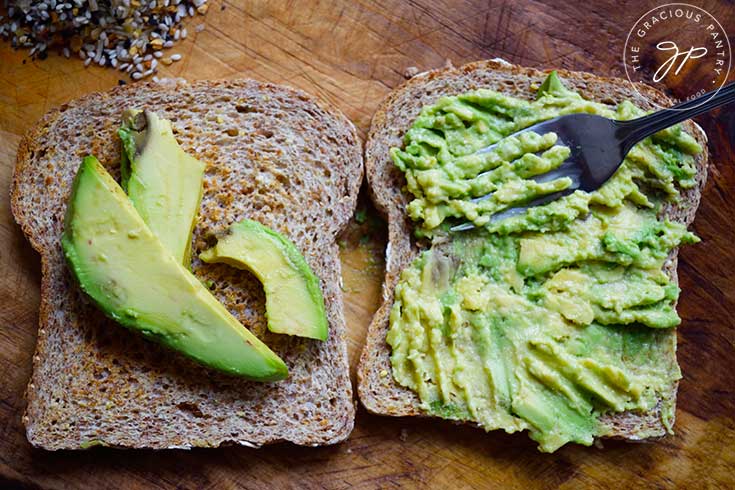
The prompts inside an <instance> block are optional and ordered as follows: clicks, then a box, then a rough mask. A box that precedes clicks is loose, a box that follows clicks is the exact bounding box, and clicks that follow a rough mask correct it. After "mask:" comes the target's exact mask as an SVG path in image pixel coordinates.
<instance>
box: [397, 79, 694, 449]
mask: <svg viewBox="0 0 735 490" xmlns="http://www.w3.org/2000/svg"><path fill="white" fill-rule="evenodd" d="M573 112H590V113H595V114H600V115H603V116H606V117H611V118H616V119H631V118H634V117H638V116H640V115H643V114H644V112H643V111H642V110H641V109H639V108H637V107H636V106H634V105H633V104H632V103H630V102H623V103H621V104H619V105H618V106H616V107H612V106H608V105H605V104H601V103H597V102H592V101H588V100H585V99H584V98H582V97H581V96H580V95H579V94H577V93H575V92H573V91H571V90H568V89H567V88H566V87H564V85H563V84H562V82H561V80H560V79H559V78H558V77H557V75H556V74H555V73H553V72H552V74H551V75H550V76H549V77H548V79H547V80H546V81H545V82H544V83H543V85H542V86H541V87H540V89H539V90H538V92H537V98H536V100H534V101H525V100H521V99H517V98H513V97H508V96H504V95H502V94H500V93H498V92H494V91H491V90H485V89H479V90H475V91H473V92H469V93H466V94H461V95H458V96H453V97H444V98H442V99H440V100H439V101H438V102H437V103H436V104H434V105H432V106H428V107H425V108H424V109H423V110H422V111H421V114H420V116H419V117H418V119H417V120H416V121H415V123H414V124H413V126H412V127H411V129H409V131H408V132H407V134H406V136H405V146H404V148H403V149H400V148H393V149H392V150H391V155H392V157H393V160H394V162H395V164H396V165H397V166H398V168H399V169H400V170H402V171H403V172H404V173H405V175H406V180H407V190H408V191H409V192H410V193H411V194H412V196H413V199H412V200H411V202H410V203H409V205H408V209H407V211H408V214H409V216H410V217H411V218H412V219H413V220H415V221H416V222H417V229H416V234H417V235H418V236H419V237H431V238H433V244H432V246H431V248H429V249H428V250H426V251H424V252H422V253H421V254H420V255H419V256H418V257H417V258H416V259H415V260H414V261H413V263H412V264H411V265H410V266H409V267H408V268H406V269H405V270H404V271H403V272H402V274H401V277H400V279H399V282H398V285H397V286H396V288H395V296H394V304H393V309H392V310H391V315H390V327H389V331H388V335H387V342H388V344H389V345H390V346H391V349H392V351H391V365H392V373H393V377H394V379H395V380H396V381H397V382H398V383H399V384H400V385H402V386H405V387H407V388H410V389H411V390H413V391H414V392H415V393H416V394H417V395H418V397H419V399H420V403H421V408H422V409H423V410H424V411H426V412H428V413H430V414H433V415H436V416H439V417H443V418H447V419H451V420H461V421H469V422H474V423H476V424H478V425H480V426H481V427H483V428H485V429H486V430H494V429H504V430H506V431H507V432H515V431H519V430H524V429H525V430H528V431H529V434H530V436H531V438H533V439H534V440H535V441H537V442H538V443H539V448H540V449H541V450H542V451H547V452H551V451H555V450H556V449H558V448H559V447H561V446H563V445H564V444H566V443H567V442H577V443H580V444H585V445H590V444H592V442H593V441H594V438H595V437H599V436H604V435H606V431H607V430H608V429H606V426H605V425H604V424H602V423H600V421H599V419H600V417H601V416H602V415H603V414H608V413H615V412H622V411H628V410H630V411H640V412H647V411H652V410H657V409H658V410H660V412H661V420H662V422H663V424H664V426H665V427H666V429H667V430H668V431H669V432H670V431H671V425H672V423H673V417H674V413H673V411H674V407H673V400H671V399H670V397H669V394H670V393H671V392H672V391H673V389H674V387H675V386H676V383H677V381H678V379H679V378H680V377H681V373H680V371H679V367H678V365H677V364H676V359H675V356H674V355H673V352H674V351H675V348H676V338H675V336H672V335H669V334H668V330H667V329H670V328H672V327H675V326H676V325H678V324H679V322H680V319H679V317H678V315H677V313H676V310H675V303H676V300H677V298H678V295H679V289H678V287H677V286H676V284H674V283H673V282H672V281H671V280H670V279H669V278H668V276H667V275H666V274H665V273H664V272H663V271H662V268H663V267H664V264H665V263H666V260H667V257H668V256H669V254H670V252H671V251H672V250H673V249H674V248H676V247H677V246H679V245H680V244H684V243H695V242H697V241H698V239H697V237H695V236H694V235H693V234H692V233H690V232H688V231H687V230H686V228H685V226H684V225H682V224H679V223H675V222H671V221H669V220H667V219H662V218H660V214H661V211H662V208H663V207H664V206H665V205H667V204H669V203H672V202H676V201H677V200H678V199H679V189H680V188H688V187H691V186H693V185H695V174H696V170H695V166H694V156H695V155H696V154H698V153H699V152H700V151H701V148H700V147H699V145H698V144H697V142H696V140H694V138H692V137H691V136H690V135H688V134H687V133H685V132H684V131H683V130H682V128H681V127H680V126H675V127H672V128H669V129H667V130H665V131H662V132H661V133H658V134H656V135H654V136H653V137H651V138H648V139H647V140H645V141H643V142H641V143H640V144H638V145H636V147H634V148H633V149H632V150H631V152H630V153H629V154H628V156H627V157H626V159H625V162H624V164H623V166H622V167H621V168H620V169H619V170H618V172H617V173H616V174H615V175H614V176H613V177H612V178H611V179H610V180H609V181H608V182H607V183H606V184H605V185H604V186H603V187H602V188H600V189H599V190H598V191H595V192H592V193H585V192H581V191H577V192H575V193H573V194H571V195H569V196H567V197H564V198H562V199H559V200H557V201H555V202H552V203H550V204H547V205H545V206H539V207H536V208H532V209H530V210H529V211H528V212H526V213H524V214H521V215H517V216H513V217H510V218H507V219H505V220H502V221H498V222H490V220H489V217H490V216H491V215H492V214H493V213H495V212H497V211H500V210H502V209H505V208H507V207H513V206H515V205H519V204H521V203H523V202H525V201H528V200H531V199H533V198H534V197H537V196H538V195H540V194H546V193H548V192H553V191H554V190H558V189H561V188H564V187H566V186H568V185H569V183H568V182H565V181H564V180H565V179H559V180H558V181H552V182H550V183H546V184H542V185H540V184H538V183H537V182H535V181H534V180H532V179H531V178H530V177H532V176H533V175H535V174H539V173H544V172H546V171H547V170H548V169H551V168H554V167H556V166H558V165H560V164H561V162H562V161H563V160H564V158H566V155H567V154H568V149H567V148H565V147H563V146H559V145H556V144H555V143H556V135H554V134H546V135H536V134H533V133H524V134H523V135H520V136H512V137H509V136H510V135H511V134H512V133H514V132H516V131H518V130H520V129H523V128H525V127H528V126H530V125H532V124H535V123H536V122H539V121H542V120H545V119H550V118H552V117H556V116H558V115H562V114H569V113H573ZM501 140H502V141H501ZM498 141H500V142H501V144H500V145H499V146H498V148H496V150H495V151H492V152H489V153H486V154H482V155H476V154H475V152H476V151H477V150H479V149H481V148H484V147H486V146H488V145H490V144H494V143H497V142H498ZM543 186H545V187H543ZM489 192H494V193H495V194H494V195H493V197H492V198H491V199H487V200H484V201H473V199H474V198H476V197H479V196H482V195H485V194H487V193H489ZM463 221H471V222H472V223H474V224H475V225H476V229H475V230H473V231H470V232H458V233H454V232H451V231H449V228H450V227H451V226H452V225H454V224H457V223H460V222H463ZM662 400H663V401H662ZM646 430H647V429H645V428H644V429H640V433H639V434H636V435H637V436H639V437H641V438H645V437H647V436H648V434H647V433H646Z"/></svg>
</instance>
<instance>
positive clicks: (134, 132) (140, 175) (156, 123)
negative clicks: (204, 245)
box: [118, 110, 204, 267]
mask: <svg viewBox="0 0 735 490" xmlns="http://www.w3.org/2000/svg"><path fill="white" fill-rule="evenodd" d="M118 135H119V136H120V139H121V140H122V150H123V151H122V160H121V174H122V187H123V189H124V190H125V191H126V192H127V193H128V197H130V200H131V201H132V202H133V205H134V206H135V209H136V210H137V211H138V214H140V217H141V218H143V221H145V223H146V224H147V225H148V228H150V230H151V231H152V232H153V234H154V235H156V236H157V237H158V239H159V240H161V243H163V246H164V247H166V248H167V249H168V250H169V251H170V252H171V254H172V255H173V256H174V257H175V258H176V260H178V261H179V262H180V263H182V264H184V266H186V267H188V266H189V263H190V262H191V233H192V231H193V230H194V226H195V225H196V221H197V214H198V213H199V205H200V203H201V200H202V180H203V177H204V163H202V162H200V161H199V160H197V159H196V158H194V157H192V156H191V155H189V154H187V153H186V152H185V151H184V150H183V149H182V148H181V147H180V146H179V143H178V142H177V141H176V138H175V137H174V133H173V131H172V129H171V123H170V122H169V121H167V120H165V119H162V118H160V117H158V116H157V115H156V114H155V113H154V112H150V111H136V110H127V111H125V113H124V114H123V123H122V127H121V128H120V129H119V130H118Z"/></svg>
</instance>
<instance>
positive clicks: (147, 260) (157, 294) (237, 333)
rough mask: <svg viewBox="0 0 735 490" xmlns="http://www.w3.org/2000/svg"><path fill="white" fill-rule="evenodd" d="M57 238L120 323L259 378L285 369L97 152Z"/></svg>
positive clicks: (86, 163)
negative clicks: (174, 250)
mask: <svg viewBox="0 0 735 490" xmlns="http://www.w3.org/2000/svg"><path fill="white" fill-rule="evenodd" d="M61 244H62V248H63V250H64V255H65V256H66V260H67V262H68V264H69V267H70V269H71V271H72V273H73V275H74V276H75V277H76V279H77V281H78V282H79V285H80V286H81V288H82V290H83V291H84V292H85V293H87V294H88V295H89V296H90V297H91V298H92V300H94V302H95V303H96V304H97V306H99V308H100V309H101V310H102V311H103V312H104V313H105V314H106V315H107V316H109V317H110V318H112V319H114V320H116V321H117V322H119V323H120V324H121V325H123V326H125V327H127V328H129V329H131V330H136V331H138V332H140V333H142V334H143V335H144V336H146V337H147V338H150V339H152V340H156V341H158V342H160V343H162V344H164V345H166V346H168V347H170V348H172V349H175V350H177V351H179V352H181V353H182V354H185V355H187V356H189V357H191V358H193V359H195V360H197V361H199V362H201V363H202V364H205V365H207V366H210V367H212V368H215V369H218V370H220V371H224V372H226V373H230V374H234V375H237V376H243V377H246V378H250V379H253V380H257V381H276V380H280V379H284V378H285V377H286V376H287V375H288V369H287V367H286V365H285V364H284V362H283V361H282V360H281V359H280V358H279V357H278V356H277V355H276V354H274V353H273V352H272V351H271V350H270V349H269V348H268V347H267V346H266V345H265V344H263V343H262V342H261V341H260V340H258V338H257V337H256V336H255V335H253V334H252V333H251V332H250V331H249V330H247V329H246V328H245V327H243V326H242V325H241V324H240V323H239V322H238V321H237V320H236V319H235V318H234V317H233V316H232V315H231V314H230V313H229V312H228V311H227V309H226V308H225V307H224V306H223V305H222V304H221V303H220V302H219V301H217V299H216V298H215V297H214V296H212V294H211V293H210V292H209V291H208V290H207V289H206V288H205V287H204V286H203V285H202V284H201V282H199V280H198V279H197V278H196V277H194V275H192V274H191V272H189V271H188V270H187V269H186V268H184V266H183V265H181V263H180V262H179V261H178V260H176V259H174V257H173V256H172V255H171V254H170V253H169V251H168V250H166V248H165V247H164V245H163V243H162V242H161V241H159V240H158V238H156V236H155V235H154V234H153V233H152V232H151V230H150V229H149V228H148V226H146V224H145V223H144V222H143V220H142V219H141V217H140V216H139V215H138V213H137V212H136V211H135V208H134V207H133V205H132V203H131V202H130V200H128V198H127V196H126V195H125V193H124V192H123V190H122V189H121V188H120V186H119V185H118V184H117V182H115V180H113V178H112V177H111V176H110V174H108V173H107V171H106V170H105V169H104V167H102V165H101V164H100V163H99V162H98V161H97V159H96V158H94V157H91V156H89V157H86V158H84V160H83V162H82V164H81V166H80V168H79V171H78V172H77V176H76V178H75V180H74V186H73V189H72V194H71V198H70V201H69V205H68V208H67V211H66V217H65V222H64V233H63V236H62V239H61Z"/></svg>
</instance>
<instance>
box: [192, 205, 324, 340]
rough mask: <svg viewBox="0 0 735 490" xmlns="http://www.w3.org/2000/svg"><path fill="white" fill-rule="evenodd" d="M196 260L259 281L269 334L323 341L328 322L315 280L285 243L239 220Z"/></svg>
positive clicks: (265, 229)
mask: <svg viewBox="0 0 735 490" xmlns="http://www.w3.org/2000/svg"><path fill="white" fill-rule="evenodd" d="M199 258H200V259H202V260H203V261H204V262H209V263H212V262H223V263H225V264H229V265H231V266H233V267H237V268H238V269H248V270H250V271H252V272H253V273H254V274H255V275H256V276H257V278H258V279H260V282H262V283H263V289H264V290H265V310H266V313H265V314H266V317H267V319H268V330H270V331H271V332H275V333H284V334H288V335H297V336H299V337H307V338H310V339H318V340H326V339H327V335H328V322H327V316H326V313H325V310H324V298H323V297H322V292H321V289H320V288H319V279H317V277H316V276H315V275H314V273H313V272H312V270H311V269H310V268H309V264H307V263H306V260H304V257H303V256H302V255H301V253H300V252H299V250H298V248H296V245H294V244H293V242H291V241H290V240H289V239H288V238H286V237H284V236H283V235H281V234H280V233H278V232H276V231H274V230H272V229H270V228H268V227H267V226H264V225H262V224H260V223H258V222H257V221H253V220H249V219H245V220H243V221H241V222H239V223H237V224H235V225H233V226H231V227H230V228H229V229H228V230H227V233H226V234H225V236H223V237H221V238H220V239H219V240H218V241H217V245H215V246H214V247H212V248H210V249H209V250H206V251H204V252H202V253H201V254H199Z"/></svg>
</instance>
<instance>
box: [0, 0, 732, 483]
mask: <svg viewBox="0 0 735 490" xmlns="http://www.w3.org/2000/svg"><path fill="white" fill-rule="evenodd" d="M660 3H664V2H663V0H662V1H661V2H660ZM656 5H657V4H654V3H646V2H632V1H631V2H620V1H609V2H593V1H588V2H564V1H558V2H551V1H548V2H542V1H524V2H512V1H505V0H503V1H493V0H490V1H475V0H460V1H455V2H450V1H444V2H441V1H439V2H437V1H432V0H411V1H408V2H405V1H399V0H383V1H380V2H375V3H370V2H367V1H357V2H353V1H348V0H347V1H336V0H335V1H298V2H296V1H290V2H283V1H258V2H251V1H248V2H240V1H234V0H225V1H224V2H222V1H221V0H219V1H215V2H214V3H213V4H212V6H211V8H210V9H209V13H208V14H207V15H206V17H197V18H196V19H194V20H193V21H192V22H190V27H189V33H190V36H189V39H187V40H186V42H185V43H183V44H182V45H180V48H179V50H178V51H179V52H181V53H183V54H184V58H183V60H182V61H180V62H179V63H175V64H173V65H172V66H170V67H163V70H162V73H161V76H181V77H185V78H188V79H190V80H196V79H203V78H229V77H252V78H257V79H261V80H266V81H271V82H278V83H287V84H290V85H293V86H295V87H298V88H301V89H304V90H306V91H308V92H311V93H313V94H316V95H317V96H319V97H321V98H322V99H324V100H326V101H329V102H331V103H332V104H334V105H336V106H337V107H339V108H340V109H342V111H344V112H345V114H347V116H348V117H350V118H351V119H352V120H353V121H354V122H355V124H356V125H357V127H358V128H359V130H360V133H361V135H362V136H364V135H365V134H366V131H367V129H368V127H369V124H370V118H371V116H372V114H373V112H374V110H375V108H376V107H377V105H378V103H379V102H380V101H381V99H382V98H383V97H384V96H385V95H386V94H387V93H388V92H389V91H390V90H391V89H392V88H393V87H396V86H397V85H398V84H400V83H401V82H402V81H403V80H404V73H405V70H406V68H408V67H410V66H415V67H417V68H418V69H419V70H425V69H430V68H435V67H439V66H442V65H444V64H445V63H446V62H447V60H451V62H453V63H454V64H460V63H464V62H468V61H471V60H476V59H482V58H492V57H497V56H500V57H503V58H505V59H507V60H509V61H511V62H514V63H518V64H524V65H530V66H539V67H563V68H568V69H575V70H587V71H591V72H594V73H598V74H605V75H616V76H622V75H623V65H622V61H621V59H622V50H623V42H624V40H625V36H626V34H627V32H628V30H629V29H630V27H631V26H632V25H633V23H634V22H635V21H636V19H637V18H638V17H639V16H640V15H642V14H643V12H645V11H646V10H648V9H649V8H651V7H653V6H656ZM700 5H702V6H704V7H705V8H707V9H708V10H709V11H710V12H712V13H713V14H714V15H715V16H716V17H717V18H718V19H719V20H720V22H721V23H722V24H723V26H724V27H725V29H726V30H729V31H730V33H731V34H735V8H733V7H732V3H731V2H727V1H722V2H716V1H713V2H707V3H705V4H700ZM200 23H203V24H204V25H205V29H204V30H202V31H200V32H196V30H195V29H194V28H193V25H196V24H200ZM26 54H27V53H26V52H14V51H13V50H11V49H10V47H9V45H8V44H7V43H0V373H1V374H0V488H3V489H4V488H44V489H45V488H84V489H88V488H89V489H97V488H100V489H102V488H105V489H107V488H131V489H143V488H192V489H195V488H196V489H204V488H235V487H245V488H268V487H273V488H348V487H363V488H393V487H399V486H406V487H411V486H430V485H431V486H433V487H436V488H463V487H477V488H521V489H532V488H577V487H585V488H674V487H678V488H735V393H734V391H733V382H734V381H735V320H733V318H734V317H735V279H733V274H735V252H734V251H733V247H735V166H733V157H734V156H735V154H734V153H733V141H735V110H733V109H732V108H730V109H723V110H721V111H719V112H718V113H715V114H713V115H709V116H706V117H702V118H700V119H699V121H700V123H701V124H702V125H703V126H704V128H705V130H706V131H707V133H708V134H709V138H710V153H711V162H712V165H711V167H710V180H709V183H708V185H707V189H706V191H705V194H704V200H703V203H702V207H701V209H700V212H699V214H698V217H697V220H696V222H695V224H694V229H695V231H696V232H697V234H698V235H699V236H700V237H702V239H703V241H702V243H701V244H699V245H697V246H691V247H687V248H685V249H684V250H683V251H682V253H681V255H680V257H681V260H680V268H679V271H680V278H681V286H682V288H683V293H682V296H681V301H680V313H681V316H682V318H683V320H684V322H683V325H682V327H681V328H680V329H679V360H680V362H681V365H682V369H683V372H684V379H683V380H682V382H681V386H680V389H679V404H678V410H677V423H676V431H677V433H676V435H675V436H673V437H668V438H666V439H665V440H663V441H661V442H658V443H656V444H645V445H637V444H626V443H621V442H605V444H604V449H597V448H584V447H579V446H573V445H570V446H568V447H565V448H563V449H561V450H560V451H558V452H557V453H555V454H552V455H545V454H541V453H538V452H537V451H536V449H535V444H534V443H533V442H532V441H530V440H528V439H527V437H526V436H524V435H515V436H510V435H506V434H504V433H491V434H485V433H484V432H482V431H480V430H476V429H470V428H462V427H455V426H453V425H451V424H448V423H442V422H430V421H416V420H400V419H391V418H383V417H376V416H371V415H369V414H367V413H366V412H365V411H364V410H362V409H360V411H359V412H358V416H357V423H356V427H355V431H354V432H353V434H352V436H351V437H350V439H349V440H348V441H346V442H344V443H342V444H339V445H337V446H334V447H326V448H316V449H314V448H299V447H294V446H291V445H278V446H273V447H268V448H264V449H260V450H252V449H247V448H241V447H228V448H220V449H213V450H210V449H207V450H204V449H197V450H192V451H179V450H175V451H163V452H153V451H137V450H136V451H121V450H113V449H104V448H96V449H94V450H90V451H84V452H56V453H49V452H44V451H41V450H34V449H32V448H31V447H30V445H29V444H28V443H27V441H26V439H25V435H24V430H23V427H22V425H21V414H22V411H23V408H24V401H23V391H24V389H25V385H26V382H27V380H28V377H29V374H30V366H31V356H32V354H33V348H34V343H35V335H36V328H37V321H38V313H37V311H38V302H39V283H40V267H39V258H38V256H37V255H35V253H34V252H32V251H31V248H30V247H29V246H28V245H27V244H26V242H25V241H24V239H23V237H22V235H21V233H20V230H19V229H18V227H17V226H16V225H15V223H14V222H13V219H12V217H11V215H10V211H9V202H8V189H9V185H10V179H11V174H12V166H13V161H14V158H15V149H16V145H17V142H18V139H19V135H20V134H22V133H23V132H24V131H25V130H26V129H27V128H28V127H29V125H30V124H32V123H33V122H34V121H35V120H36V119H38V118H39V117H40V116H41V115H42V114H43V113H44V112H45V111H46V110H48V109H50V108H52V107H54V106H56V105H58V104H61V103H63V102H65V101H67V100H69V99H72V98H74V97H77V96H79V95H82V94H85V93H88V92H91V91H96V90H105V89H107V88H109V87H112V86H114V85H116V84H117V81H118V78H119V73H118V72H116V71H113V70H109V69H101V68H88V69H85V68H84V67H83V66H82V64H81V63H80V62H79V61H77V60H65V59H62V58H60V57H57V56H56V55H51V56H49V58H48V59H47V60H45V61H42V62H41V61H31V60H28V61H24V60H25V57H26ZM360 206H361V207H363V208H365V207H368V213H369V215H373V214H374V211H373V210H372V208H370V207H369V204H368V203H367V201H366V199H365V198H364V197H363V199H362V200H361V204H360ZM368 221H369V223H367V224H362V225H360V224H358V223H353V224H352V225H351V227H350V229H349V230H348V231H347V232H346V233H345V235H344V237H343V245H344V246H343V247H342V249H343V253H342V259H343V264H344V267H343V270H344V273H345V288H346V291H347V293H346V308H347V320H348V329H349V337H350V346H349V347H350V358H351V361H352V363H353V373H354V364H355V362H356V360H357V357H358V355H359V350H360V349H361V347H362V344H363V338H364V334H365V330H366V327H367V324H368V321H369V317H370V315H371V314H372V312H373V311H374V310H375V308H376V306H377V302H378V298H379V294H380V280H381V275H382V252H383V249H384V246H385V228H384V225H381V224H380V222H378V223H377V224H375V223H372V225H371V224H370V222H371V221H372V220H368Z"/></svg>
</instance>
